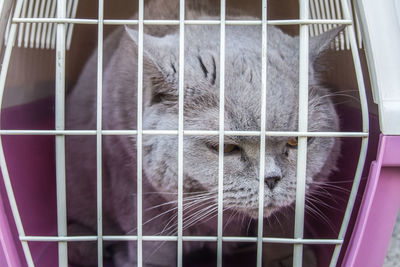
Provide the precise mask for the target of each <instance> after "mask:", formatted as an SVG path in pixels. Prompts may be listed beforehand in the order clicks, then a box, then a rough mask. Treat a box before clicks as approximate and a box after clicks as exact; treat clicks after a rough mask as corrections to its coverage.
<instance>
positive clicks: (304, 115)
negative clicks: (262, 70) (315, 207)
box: [293, 0, 321, 267]
mask: <svg viewBox="0 0 400 267" xmlns="http://www.w3.org/2000/svg"><path fill="white" fill-rule="evenodd" d="M308 10H309V8H308V0H301V1H300V18H301V19H307V18H308ZM317 13H318V8H317ZM320 30H321V29H320ZM308 36H309V33H308V26H307V25H301V26H300V44H299V49H300V51H299V131H307V129H308V64H309V62H308V56H309V55H308V45H309V44H308V38H309V37H308ZM306 168H307V137H304V136H299V137H298V151H297V182H296V206H295V224H294V238H303V233H304V210H305V192H306V189H305V185H306ZM302 259H303V245H302V244H295V245H294V248H293V266H294V267H300V266H302Z"/></svg>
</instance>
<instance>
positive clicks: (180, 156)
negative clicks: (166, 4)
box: [177, 0, 185, 267]
mask: <svg viewBox="0 0 400 267" xmlns="http://www.w3.org/2000/svg"><path fill="white" fill-rule="evenodd" d="M184 20H185V0H180V1H179V103H178V107H179V117H178V244H177V246H178V247H177V266H178V267H182V255H183V239H182V236H183V105H184V72H185V55H184V52H185V23H184Z"/></svg>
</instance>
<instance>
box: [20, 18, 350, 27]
mask: <svg viewBox="0 0 400 267" xmlns="http://www.w3.org/2000/svg"><path fill="white" fill-rule="evenodd" d="M12 23H73V24H97V23H98V20H97V19H68V18H66V19H57V18H13V19H12ZM138 23H139V21H138V20H131V19H127V20H122V19H121V20H117V19H105V20H104V24H105V25H137V24H138ZM143 23H144V24H145V25H179V20H144V21H143ZM184 24H186V25H219V24H221V22H220V21H219V20H185V21H184ZM261 24H262V20H227V21H226V25H261ZM267 24H268V25H307V24H343V25H351V24H352V21H351V20H348V19H289V20H269V21H267Z"/></svg>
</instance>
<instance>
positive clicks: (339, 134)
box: [0, 130, 369, 137]
mask: <svg viewBox="0 0 400 267" xmlns="http://www.w3.org/2000/svg"><path fill="white" fill-rule="evenodd" d="M101 132H102V134H103V135H136V134H137V131H136V130H102V131H101ZM96 133H97V132H96V130H0V135H96ZM142 134H143V135H178V131H177V130H143V131H142ZM218 134H219V133H218V131H207V130H184V131H183V135H187V136H193V135H195V136H196V135H197V136H213V135H218ZM224 134H225V136H260V135H261V132H259V131H225V132H224ZM265 135H266V136H281V137H286V136H287V137H293V136H303V137H368V135H369V134H368V133H365V132H280V131H266V132H265Z"/></svg>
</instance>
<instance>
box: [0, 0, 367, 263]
mask: <svg viewBox="0 0 400 267" xmlns="http://www.w3.org/2000/svg"><path fill="white" fill-rule="evenodd" d="M23 2H24V1H23V0H18V1H17V2H16V3H15V8H14V15H13V18H12V20H11V22H12V24H11V27H10V29H9V36H8V40H7V42H8V45H7V48H6V50H5V54H4V60H3V65H2V71H1V75H0V90H1V91H0V103H1V102H2V96H3V92H4V85H5V80H6V77H7V69H8V64H9V61H10V56H11V51H12V48H13V44H14V42H15V40H16V35H17V28H18V25H19V24H20V23H35V22H36V23H39V22H52V23H57V38H56V50H57V51H56V55H57V59H56V60H57V64H56V68H57V69H56V127H55V129H54V130H34V131H33V130H0V134H1V135H54V136H55V138H56V168H57V210H58V213H57V218H58V236H26V235H25V233H24V228H23V225H22V222H21V219H20V216H19V213H18V207H17V204H16V201H15V198H14V195H13V189H12V186H11V181H10V176H9V174H8V171H7V165H6V161H5V157H4V151H3V146H2V144H1V140H0V167H1V170H2V173H3V177H4V182H5V185H6V189H7V194H8V197H9V200H10V204H11V208H12V212H13V215H14V219H15V222H16V225H17V229H18V234H19V238H20V240H21V242H22V247H23V251H24V254H25V257H26V259H27V262H28V265H29V266H34V263H33V260H32V256H31V252H30V250H29V246H28V241H30V242H31V241H37V242H43V241H46V242H58V250H59V266H68V263H67V261H68V257H67V242H73V241H96V242H97V244H98V266H102V265H103V263H102V259H103V242H104V241H121V240H123V241H128V240H133V241H137V244H138V245H137V259H138V266H142V264H143V263H142V261H143V258H142V242H143V241H169V242H177V244H178V246H177V266H182V254H183V253H182V244H183V242H184V241H206V242H217V244H218V247H217V255H218V257H217V266H222V265H223V262H222V244H223V242H256V243H257V266H258V267H260V266H262V263H261V259H262V249H263V246H262V245H263V243H286V244H293V245H294V257H293V265H294V266H301V265H302V255H303V253H302V250H303V245H304V244H331V245H335V250H334V254H333V257H332V260H331V266H336V263H337V260H338V257H339V253H340V249H341V247H342V243H343V239H344V235H345V232H346V229H347V226H348V223H349V219H350V215H351V212H352V209H353V205H354V201H355V197H356V193H357V190H358V186H359V182H360V178H361V172H362V170H363V167H364V160H365V157H366V151H367V143H368V109H367V101H366V95H365V88H364V82H363V78H362V71H361V65H360V60H359V55H358V46H357V42H356V35H355V30H354V25H353V21H352V17H351V10H350V6H349V5H348V2H347V0H341V6H342V10H343V17H344V18H343V19H330V18H329V17H328V18H327V19H310V14H309V10H310V7H309V1H308V0H300V16H299V19H295V20H267V1H266V0H263V1H262V7H261V8H262V18H261V20H240V21H236V20H235V21H233V20H226V19H225V0H221V16H220V20H218V21H214V20H185V9H184V7H185V1H184V0H180V13H179V14H180V15H179V20H144V18H143V9H144V4H143V0H139V8H138V10H139V13H138V14H139V16H138V19H137V20H109V19H104V17H103V11H104V10H103V0H99V1H98V18H97V19H68V18H67V7H66V0H58V4H57V17H56V18H46V19H44V18H21V10H22V9H23ZM311 10H312V9H311ZM67 23H71V24H97V25H98V61H97V62H98V65H97V128H96V130H65V127H64V103H65V99H64V96H65V47H66V31H67V27H68V26H67ZM124 24H135V25H138V29H139V31H138V32H139V37H138V110H137V130H103V129H102V127H101V125H102V80H103V79H102V75H103V69H102V62H103V27H104V25H124ZM188 24H199V25H204V24H217V25H220V53H221V57H220V60H221V62H220V73H221V76H220V102H219V107H220V110H219V118H220V119H219V130H218V131H197V130H185V129H184V126H183V118H184V112H183V104H184V102H183V99H184V98H183V92H184V90H183V89H184V88H183V82H184V75H183V73H184V71H183V70H184V64H183V63H184V60H185V55H184V42H185V37H184V29H185V25H188ZM327 24H336V25H341V24H344V25H346V26H347V34H348V37H349V45H350V48H351V51H352V56H353V61H354V65H355V72H356V75H357V82H358V88H359V95H360V100H361V109H362V121H363V127H362V132H308V131H307V125H308V122H307V117H308V116H307V114H308V42H309V31H310V29H314V31H315V27H317V26H318V27H321V26H323V27H325V25H327ZM144 25H179V32H180V42H179V73H180V75H179V127H178V129H177V130H143V128H142V98H143V92H142V87H143V80H142V79H143V26H144ZM226 25H261V26H262V27H261V30H262V37H263V38H262V40H263V42H262V51H260V57H261V58H262V69H261V72H262V83H261V84H260V90H261V91H262V109H261V110H262V112H261V129H260V131H225V130H224V120H223V118H224V109H223V108H222V107H224V72H225V65H224V53H225V26H226ZM267 25H299V27H300V38H299V40H300V70H299V127H298V131H295V132H293V131H291V132H277V131H267V130H266V128H265V121H266V103H265V102H266V101H265V96H266V81H267V76H268V73H267V72H266V69H267V60H266V56H267V53H266V52H267ZM67 135H93V136H94V135H95V136H96V140H97V141H96V143H97V149H96V153H97V222H98V225H97V229H98V232H97V235H96V236H73V237H72V236H67V216H66V192H65V191H66V188H65V136H67ZM104 135H136V136H137V166H138V168H137V225H138V228H137V235H123V236H107V235H103V232H102V176H101V174H102V166H101V163H102V137H103V136H104ZM143 135H176V136H178V140H179V145H178V155H179V157H178V161H179V162H178V166H179V167H178V233H177V235H176V236H144V235H143V233H142V197H143V195H142V168H141V166H142V137H143ZM185 135H215V136H218V137H219V186H218V234H217V236H184V235H183V210H182V208H183V207H182V203H183V137H184V136H185ZM229 135H235V136H259V137H260V140H261V141H260V158H261V160H260V162H261V163H260V166H259V167H260V186H259V211H258V214H259V219H258V231H257V237H240V236H239V237H230V236H229V237H228V236H224V233H223V227H222V216H223V213H222V211H223V202H222V200H223V198H222V197H223V186H222V185H223V183H222V181H223V156H224V154H223V151H224V149H223V145H224V137H225V136H229ZM267 136H297V137H298V157H297V162H298V163H297V164H298V166H297V185H296V186H297V190H296V205H295V233H294V237H293V238H273V237H264V236H263V227H262V226H263V196H264V194H263V191H264V184H263V177H264V173H263V172H264V166H263V165H264V160H263V159H264V157H265V145H266V137H267ZM314 136H318V137H358V138H362V145H361V151H360V157H359V162H358V166H357V170H356V174H355V177H354V183H353V187H352V190H351V194H350V197H349V201H348V205H347V208H346V212H345V216H344V219H343V222H342V226H341V230H340V233H339V235H338V237H337V239H304V236H303V230H304V211H305V174H306V158H307V137H314Z"/></svg>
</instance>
